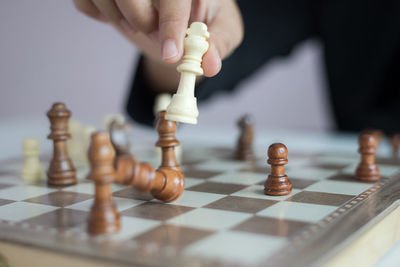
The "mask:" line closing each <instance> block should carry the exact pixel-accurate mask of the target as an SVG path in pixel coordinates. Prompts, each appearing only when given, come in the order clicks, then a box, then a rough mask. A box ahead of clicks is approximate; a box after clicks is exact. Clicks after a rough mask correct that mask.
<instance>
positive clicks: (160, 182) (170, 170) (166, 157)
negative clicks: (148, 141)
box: [115, 111, 185, 202]
mask: <svg viewBox="0 0 400 267" xmlns="http://www.w3.org/2000/svg"><path fill="white" fill-rule="evenodd" d="M165 115H166V112H165V111H161V112H160V113H159V116H158V121H157V123H156V125H157V131H158V133H159V140H158V142H157V144H156V145H157V146H161V150H162V161H161V162H162V163H161V166H160V167H159V168H158V169H157V170H154V168H153V166H151V165H150V164H148V163H140V162H138V161H137V160H136V159H135V158H134V157H133V156H130V155H121V156H118V157H117V158H116V160H115V168H116V181H117V182H118V183H121V184H124V185H131V186H132V187H133V188H135V189H137V190H139V191H141V192H150V193H151V194H152V195H153V196H154V197H155V198H157V199H159V200H161V201H165V202H170V201H174V200H176V199H178V198H179V197H180V196H181V195H182V193H183V190H184V186H185V180H184V176H183V173H182V171H181V168H180V167H179V165H178V163H177V161H176V158H175V151H174V148H175V146H176V145H177V144H179V142H178V141H177V140H176V138H175V130H176V122H174V121H169V120H165Z"/></svg>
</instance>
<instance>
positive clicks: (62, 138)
mask: <svg viewBox="0 0 400 267" xmlns="http://www.w3.org/2000/svg"><path fill="white" fill-rule="evenodd" d="M47 116H48V117H49V119H50V124H51V126H50V129H51V133H50V134H49V136H48V137H47V138H49V139H52V140H53V146H54V150H53V158H52V159H51V161H50V166H49V169H48V171H47V177H48V180H47V183H48V184H49V185H57V186H62V185H72V184H75V183H76V171H75V168H74V166H73V164H72V161H71V159H70V158H69V156H68V149H67V140H68V139H69V138H70V137H71V136H70V135H69V133H68V119H69V117H70V116H71V112H70V111H69V110H68V109H67V107H66V106H65V104H64V103H54V104H53V106H52V108H51V110H49V111H48V112H47Z"/></svg>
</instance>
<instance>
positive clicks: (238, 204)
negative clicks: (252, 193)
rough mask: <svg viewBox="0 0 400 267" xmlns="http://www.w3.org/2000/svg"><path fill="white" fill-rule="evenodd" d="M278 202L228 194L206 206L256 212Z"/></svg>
mask: <svg viewBox="0 0 400 267" xmlns="http://www.w3.org/2000/svg"><path fill="white" fill-rule="evenodd" d="M277 202H278V201H275V200H268V199H258V198H248V197H236V196H227V197H224V198H222V199H219V200H217V201H214V202H212V203H210V204H208V205H207V206H205V207H204V208H209V209H219V210H230V211H238V212H247V213H256V212H258V211H260V210H263V209H265V208H268V207H269V206H272V205H274V204H275V203H277Z"/></svg>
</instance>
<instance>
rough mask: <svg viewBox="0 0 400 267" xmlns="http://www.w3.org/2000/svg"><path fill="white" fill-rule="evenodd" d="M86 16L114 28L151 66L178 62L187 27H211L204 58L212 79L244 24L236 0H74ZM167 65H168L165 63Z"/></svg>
mask: <svg viewBox="0 0 400 267" xmlns="http://www.w3.org/2000/svg"><path fill="white" fill-rule="evenodd" d="M74 3H75V6H76V7H77V9H78V10H80V11H82V12H83V13H85V14H86V15H88V16H90V17H92V18H94V19H97V20H100V21H104V22H109V23H111V24H112V25H114V26H115V27H116V28H117V29H118V30H119V31H121V32H122V33H123V34H124V35H125V36H127V37H128V38H129V39H130V40H132V41H133V42H134V43H135V44H136V45H137V46H138V48H139V49H140V50H141V51H142V52H143V53H144V55H145V56H146V57H148V58H150V59H151V61H153V62H152V63H151V64H153V65H160V63H169V64H172V63H177V62H178V61H179V60H180V58H181V57H182V55H183V39H184V37H185V31H186V29H187V27H188V25H189V24H190V23H191V22H193V21H201V22H204V23H206V24H207V25H208V30H209V32H210V40H209V43H210V47H209V49H208V51H207V53H206V54H205V55H204V57H203V62H202V67H203V70H204V75H205V76H208V77H211V76H214V75H216V74H217V73H218V72H219V71H220V69H221V59H224V58H226V57H227V56H228V55H229V54H231V53H232V52H233V51H234V50H235V49H236V47H237V46H238V45H239V44H240V42H241V41H242V38H243V24H242V18H241V15H240V12H239V9H238V8H237V6H236V3H235V1H234V0H74ZM164 65H165V64H164Z"/></svg>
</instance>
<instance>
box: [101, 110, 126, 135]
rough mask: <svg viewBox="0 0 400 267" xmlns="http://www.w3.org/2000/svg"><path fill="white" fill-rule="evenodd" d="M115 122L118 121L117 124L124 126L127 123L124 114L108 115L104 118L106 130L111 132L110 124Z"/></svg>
mask: <svg viewBox="0 0 400 267" xmlns="http://www.w3.org/2000/svg"><path fill="white" fill-rule="evenodd" d="M114 120H117V122H118V123H119V124H124V123H125V117H124V116H123V115H122V114H106V115H104V117H103V127H104V130H106V131H109V130H110V124H111V123H112V122H113V121H114Z"/></svg>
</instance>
